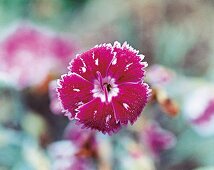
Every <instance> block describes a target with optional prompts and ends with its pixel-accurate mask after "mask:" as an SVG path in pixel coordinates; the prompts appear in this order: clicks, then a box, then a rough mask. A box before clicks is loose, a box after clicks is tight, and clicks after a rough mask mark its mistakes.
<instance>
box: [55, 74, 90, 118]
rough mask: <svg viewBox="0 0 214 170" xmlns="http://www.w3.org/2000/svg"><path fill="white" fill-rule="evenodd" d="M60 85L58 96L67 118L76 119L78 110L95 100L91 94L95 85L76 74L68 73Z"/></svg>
mask: <svg viewBox="0 0 214 170" xmlns="http://www.w3.org/2000/svg"><path fill="white" fill-rule="evenodd" d="M59 85H60V87H59V88H58V89H57V91H58V96H59V98H60V100H61V103H62V106H63V108H64V111H65V112H67V114H68V115H67V116H70V118H74V117H75V114H76V111H75V109H76V108H78V107H79V106H80V105H82V104H84V103H87V102H89V101H90V100H92V98H93V97H92V92H91V91H92V89H93V84H91V83H90V82H88V81H87V80H85V79H84V78H82V77H81V76H79V75H77V74H76V73H68V74H66V75H64V76H62V78H61V80H60V81H59Z"/></svg>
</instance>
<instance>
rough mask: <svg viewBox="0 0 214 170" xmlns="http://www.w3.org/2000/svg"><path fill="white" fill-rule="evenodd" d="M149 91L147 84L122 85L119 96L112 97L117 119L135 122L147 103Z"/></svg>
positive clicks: (124, 122)
mask: <svg viewBox="0 0 214 170" xmlns="http://www.w3.org/2000/svg"><path fill="white" fill-rule="evenodd" d="M149 91H150V90H149V89H148V85H147V84H132V83H126V84H123V85H120V86H119V93H118V96H117V97H114V98H113V99H112V103H113V106H114V111H115V116H116V120H117V121H119V122H120V123H121V124H125V125H126V124H127V123H128V122H130V123H131V124H133V123H134V121H135V120H136V119H137V117H138V116H139V115H140V114H141V112H142V110H143V108H144V106H145V105H146V103H147V100H148V93H149Z"/></svg>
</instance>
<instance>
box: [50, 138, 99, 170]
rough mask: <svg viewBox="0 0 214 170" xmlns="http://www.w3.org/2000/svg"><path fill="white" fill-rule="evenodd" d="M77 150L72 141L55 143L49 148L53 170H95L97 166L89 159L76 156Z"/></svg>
mask: <svg viewBox="0 0 214 170" xmlns="http://www.w3.org/2000/svg"><path fill="white" fill-rule="evenodd" d="M76 152H77V149H76V147H75V145H73V143H72V142H71V141H68V140H64V141H58V142H54V143H52V144H51V145H49V147H48V154H49V156H50V158H51V162H52V163H51V169H52V170H93V169H95V164H94V162H93V160H92V159H90V158H88V157H79V156H76Z"/></svg>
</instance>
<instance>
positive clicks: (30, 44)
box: [0, 25, 76, 89]
mask: <svg viewBox="0 0 214 170" xmlns="http://www.w3.org/2000/svg"><path fill="white" fill-rule="evenodd" d="M75 48H76V47H75V44H74V43H73V42H70V41H68V40H66V39H63V38H61V37H59V36H57V35H55V34H54V33H52V32H51V31H49V30H47V31H46V30H43V29H40V28H37V27H34V26H30V25H24V26H18V27H17V28H15V30H13V31H12V32H10V33H9V34H8V35H7V36H5V38H4V39H3V40H2V41H1V42H0V60H1V63H0V71H2V72H5V73H7V74H10V76H11V78H12V79H13V80H14V81H15V82H16V83H17V85H18V87H19V88H21V89H22V88H26V87H29V86H36V85H39V84H40V83H42V82H43V81H45V80H46V78H47V76H48V75H49V74H51V75H52V74H53V75H55V74H56V75H59V74H62V73H63V72H64V71H65V70H64V68H65V64H66V63H67V62H68V56H71V55H73V53H74V51H75Z"/></svg>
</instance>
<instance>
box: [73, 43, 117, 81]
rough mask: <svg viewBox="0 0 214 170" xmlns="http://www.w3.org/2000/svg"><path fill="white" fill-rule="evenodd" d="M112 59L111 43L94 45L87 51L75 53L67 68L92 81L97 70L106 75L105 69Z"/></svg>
mask: <svg viewBox="0 0 214 170" xmlns="http://www.w3.org/2000/svg"><path fill="white" fill-rule="evenodd" d="M112 59H113V53H112V46H111V44H104V45H100V46H95V47H94V48H92V49H90V50H89V51H87V52H85V53H82V54H80V55H77V57H76V58H75V59H74V60H73V61H72V62H71V63H70V67H69V70H70V71H71V72H74V73H77V74H79V75H81V76H82V77H84V78H85V79H87V80H89V81H91V82H93V81H94V79H96V78H97V71H99V72H100V73H101V75H102V76H103V77H106V70H107V68H108V67H109V65H110V63H111V61H112Z"/></svg>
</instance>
